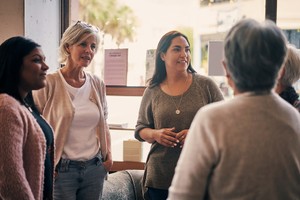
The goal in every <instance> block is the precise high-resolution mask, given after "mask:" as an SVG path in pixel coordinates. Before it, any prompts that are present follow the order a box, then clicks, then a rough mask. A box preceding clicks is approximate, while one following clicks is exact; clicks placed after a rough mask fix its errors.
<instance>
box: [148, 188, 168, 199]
mask: <svg viewBox="0 0 300 200" xmlns="http://www.w3.org/2000/svg"><path fill="white" fill-rule="evenodd" d="M148 195H149V197H150V199H151V200H166V199H167V198H168V190H162V189H156V188H151V187H148Z"/></svg>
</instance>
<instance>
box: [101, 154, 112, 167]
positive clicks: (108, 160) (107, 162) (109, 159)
mask: <svg viewBox="0 0 300 200" xmlns="http://www.w3.org/2000/svg"><path fill="white" fill-rule="evenodd" d="M112 165H113V160H112V156H111V153H108V154H107V158H106V160H105V161H104V162H103V166H104V168H105V169H106V171H107V172H109V171H110V169H111V168H112Z"/></svg>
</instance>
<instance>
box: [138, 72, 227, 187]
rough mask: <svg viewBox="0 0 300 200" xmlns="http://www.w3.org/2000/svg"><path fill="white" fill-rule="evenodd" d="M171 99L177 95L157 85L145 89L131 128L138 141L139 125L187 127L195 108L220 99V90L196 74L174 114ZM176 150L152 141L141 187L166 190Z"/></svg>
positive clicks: (177, 152)
mask: <svg viewBox="0 0 300 200" xmlns="http://www.w3.org/2000/svg"><path fill="white" fill-rule="evenodd" d="M172 98H173V100H174V101H175V103H176V104H177V106H178V104H179V101H180V98H181V95H179V96H176V97H171V96H169V95H167V94H166V93H164V92H163V91H162V90H161V89H160V87H159V86H156V87H154V88H147V89H146V90H145V93H144V96H143V99H142V102H141V106H140V110H139V117H138V121H137V125H136V130H135V137H136V138H137V139H138V140H140V141H143V139H142V138H141V137H140V136H139V131H140V130H141V129H143V128H152V129H162V128H171V127H175V129H176V130H175V132H180V131H181V130H183V129H189V128H190V125H191V122H192V120H193V118H194V116H195V114H196V112H197V111H198V109H199V108H201V107H203V106H205V105H207V104H209V103H212V102H216V101H220V100H223V96H222V94H221V91H220V90H219V88H218V86H217V85H216V84H215V82H214V81H212V80H211V79H210V78H208V77H205V76H202V75H199V74H194V75H193V82H192V84H191V86H190V88H189V89H188V90H187V91H186V92H185V93H184V94H183V97H182V101H181V104H180V105H179V109H180V111H181V113H180V114H179V115H177V114H176V113H175V110H176V107H175V105H174V102H173V100H172ZM180 153H181V148H180V147H179V145H178V146H177V147H174V148H168V147H165V146H162V145H160V144H158V143H157V142H154V143H153V144H152V146H151V149H150V152H149V154H148V158H147V162H146V170H145V177H144V186H145V187H153V188H158V189H165V190H167V189H168V188H169V186H170V184H171V181H172V178H173V175H174V170H175V166H176V163H177V161H178V158H179V155H180Z"/></svg>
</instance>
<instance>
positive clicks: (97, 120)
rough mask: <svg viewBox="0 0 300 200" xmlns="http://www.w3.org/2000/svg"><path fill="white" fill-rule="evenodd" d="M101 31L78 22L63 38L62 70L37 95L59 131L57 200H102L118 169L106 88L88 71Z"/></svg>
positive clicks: (41, 106) (56, 134) (38, 102)
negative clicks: (108, 179) (111, 175)
mask: <svg viewBox="0 0 300 200" xmlns="http://www.w3.org/2000/svg"><path fill="white" fill-rule="evenodd" d="M99 38H100V37H99V33H98V29H97V28H96V27H95V26H92V25H90V24H87V23H85V22H81V21H78V22H77V23H76V24H74V25H72V26H70V27H69V28H68V29H67V30H66V31H65V32H64V34H63V37H62V39H61V43H60V63H61V64H62V66H63V67H62V68H60V69H58V70H57V71H56V72H54V73H52V74H49V75H47V86H46V87H45V88H43V89H42V90H39V91H36V92H34V97H35V102H36V104H37V107H38V109H39V110H40V112H41V113H42V114H43V115H44V117H45V118H46V119H47V120H48V121H49V123H50V124H51V125H52V127H53V129H54V138H55V146H56V150H55V166H56V168H55V171H56V177H55V183H54V199H56V200H57V199H63V200H68V199H70V200H75V199H89V200H92V199H94V200H99V199H101V195H102V188H103V182H104V179H105V177H106V175H107V172H108V171H109V170H110V168H111V166H112V156H111V142H110V133H109V129H108V125H107V122H106V119H107V103H106V92H105V85H104V82H103V81H102V80H100V79H99V78H98V77H97V76H95V75H92V74H90V73H87V72H85V71H84V69H85V68H86V67H88V66H89V65H90V63H91V62H92V60H93V58H94V55H95V53H96V51H97V49H98V45H99Z"/></svg>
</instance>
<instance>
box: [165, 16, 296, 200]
mask: <svg viewBox="0 0 300 200" xmlns="http://www.w3.org/2000/svg"><path fill="white" fill-rule="evenodd" d="M286 52H287V47H286V38H285V37H284V35H283V33H282V31H281V30H280V29H279V28H278V27H277V26H276V25H275V24H274V23H273V22H272V21H269V20H266V21H265V22H264V23H259V22H257V21H255V20H253V19H244V20H241V21H239V22H238V23H237V24H235V25H234V26H233V27H232V28H231V29H230V30H229V32H228V33H227V36H226V38H225V43H224V53H225V59H224V61H223V65H224V68H225V71H226V77H227V80H228V83H229V85H230V86H231V87H232V88H233V90H234V95H235V96H234V98H233V99H230V100H226V101H224V102H220V103H215V104H213V105H208V106H206V107H204V108H201V109H200V110H199V111H198V112H197V114H196V116H195V118H194V120H193V122H192V125H191V128H190V130H189V134H188V137H187V139H186V142H185V146H184V148H183V150H182V153H181V156H180V158H179V161H178V163H177V167H176V170H175V175H174V179H173V181H172V185H171V187H170V188H169V197H168V200H195V199H214V200H218V199H243V200H248V199H249V200H253V199H257V200H260V199H261V200H266V199H272V200H282V199H300V190H299V188H300V165H299V163H300V115H299V113H298V112H297V110H296V109H295V108H293V107H292V106H291V105H290V104H289V103H287V102H286V101H285V100H283V99H282V98H281V97H279V95H277V94H276V93H275V92H274V90H273V88H274V85H275V83H276V79H277V77H278V74H279V71H280V68H281V66H282V64H283V62H284V60H285V56H286Z"/></svg>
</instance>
